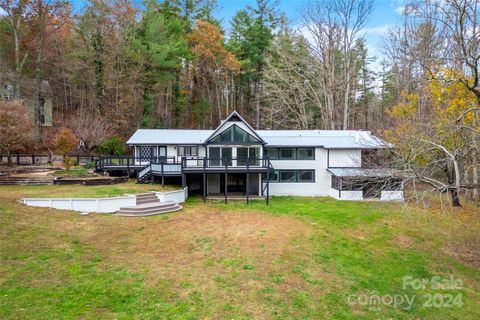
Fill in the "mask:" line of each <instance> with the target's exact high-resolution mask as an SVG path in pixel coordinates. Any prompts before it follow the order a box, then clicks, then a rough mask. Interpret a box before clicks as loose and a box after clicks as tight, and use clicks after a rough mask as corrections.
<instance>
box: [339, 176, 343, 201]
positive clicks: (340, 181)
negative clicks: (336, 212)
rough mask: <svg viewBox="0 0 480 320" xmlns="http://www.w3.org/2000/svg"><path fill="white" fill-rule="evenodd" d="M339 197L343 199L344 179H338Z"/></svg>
mask: <svg viewBox="0 0 480 320" xmlns="http://www.w3.org/2000/svg"><path fill="white" fill-rule="evenodd" d="M338 197H339V198H341V197H342V178H340V177H339V178H338Z"/></svg>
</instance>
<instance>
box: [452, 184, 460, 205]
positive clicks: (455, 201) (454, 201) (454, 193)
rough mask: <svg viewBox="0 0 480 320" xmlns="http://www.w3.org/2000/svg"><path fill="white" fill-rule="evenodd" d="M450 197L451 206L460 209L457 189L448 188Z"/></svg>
mask: <svg viewBox="0 0 480 320" xmlns="http://www.w3.org/2000/svg"><path fill="white" fill-rule="evenodd" d="M450 197H451V198H452V206H454V207H461V206H462V204H461V203H460V195H459V190H458V188H450Z"/></svg>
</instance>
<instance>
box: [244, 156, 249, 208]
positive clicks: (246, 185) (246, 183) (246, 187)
mask: <svg viewBox="0 0 480 320" xmlns="http://www.w3.org/2000/svg"><path fill="white" fill-rule="evenodd" d="M249 163H250V159H249V158H247V179H246V181H245V193H246V195H247V204H248V203H249V200H250V199H249V198H248V187H249V182H250V180H249V178H250V177H249V174H248V171H249V170H248V169H249Z"/></svg>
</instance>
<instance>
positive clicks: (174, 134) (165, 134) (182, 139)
mask: <svg viewBox="0 0 480 320" xmlns="http://www.w3.org/2000/svg"><path fill="white" fill-rule="evenodd" d="M212 132H213V130H194V129H138V130H137V131H136V132H135V133H134V134H133V136H131V137H130V139H128V141H127V144H202V143H204V142H205V140H206V139H207V138H208V136H209V135H210V134H212Z"/></svg>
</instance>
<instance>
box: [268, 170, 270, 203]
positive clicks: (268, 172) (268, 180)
mask: <svg viewBox="0 0 480 320" xmlns="http://www.w3.org/2000/svg"><path fill="white" fill-rule="evenodd" d="M269 197H270V171H267V206H268V205H269V201H270V199H269Z"/></svg>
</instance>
